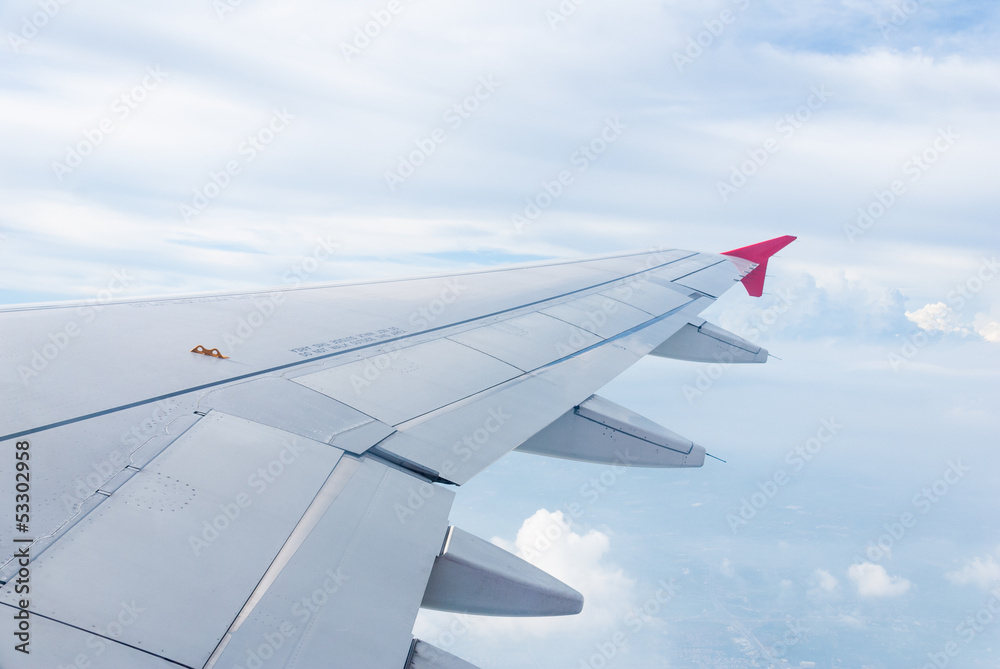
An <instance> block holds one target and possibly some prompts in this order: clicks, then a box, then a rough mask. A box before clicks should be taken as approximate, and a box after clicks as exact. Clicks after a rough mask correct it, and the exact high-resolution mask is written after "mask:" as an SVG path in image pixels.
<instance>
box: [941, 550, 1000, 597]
mask: <svg viewBox="0 0 1000 669" xmlns="http://www.w3.org/2000/svg"><path fill="white" fill-rule="evenodd" d="M945 577H946V578H947V579H948V580H949V581H951V582H952V583H954V584H956V585H970V584H972V585H976V586H978V587H980V588H982V589H983V590H988V589H989V588H990V587H992V586H993V585H995V584H996V583H998V582H1000V564H997V562H996V560H994V559H993V556H992V555H988V556H986V558H980V557H976V558H973V559H972V560H970V561H969V562H967V563H966V564H965V566H964V567H962V568H961V569H959V570H957V571H952V572H948V573H947V574H945Z"/></svg>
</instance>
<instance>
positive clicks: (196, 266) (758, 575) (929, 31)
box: [0, 0, 1000, 669]
mask: <svg viewBox="0 0 1000 669" xmlns="http://www.w3.org/2000/svg"><path fill="white" fill-rule="evenodd" d="M998 12H1000V6H998V5H996V3H991V2H975V1H970V2H958V1H945V0H940V1H937V2H931V1H930V0H924V1H920V0H900V1H898V2H897V1H895V0H841V1H839V2H835V1H832V0H809V1H803V2H798V3H781V2H767V1H762V0H721V1H708V2H704V1H703V2H691V1H686V0H677V1H673V2H650V1H645V0H635V1H631V0H626V1H623V2H617V3H611V2H602V1H600V0H562V1H561V2H556V1H555V0H542V2H523V1H521V0H511V1H509V2H503V3H491V4H487V5H478V4H475V3H472V4H470V3H458V2H447V1H444V0H417V1H413V2H410V1H407V0H391V1H390V0H386V1H382V0H374V1H371V2H355V1H351V2H343V3H336V4H331V3H321V2H307V1H299V0H293V1H292V2H284V3H276V2H265V1H264V0H198V1H197V2H189V1H184V0H182V1H178V2H173V3H170V4H169V6H164V5H163V4H162V3H151V2H145V1H140V2H134V3H129V4H127V5H124V6H123V5H121V4H120V3H110V2H103V1H100V0H95V1H92V2H88V3H82V2H77V1H76V0H44V1H41V2H28V1H22V0H9V1H8V2H4V3H3V4H2V5H0V28H2V31H0V33H2V37H3V39H2V40H0V41H2V47H0V96H2V103H0V140H2V143H3V147H4V150H3V152H2V154H0V303H5V304H20V303H32V302H44V301H51V300H70V299H74V300H96V301H101V300H105V299H108V298H111V297H126V296H136V295H151V294H167V293H182V292H191V291H207V290H238V289H244V288H247V289H249V288H259V287H262V286H280V285H287V284H290V283H292V282H296V281H302V280H306V281H317V282H319V281H333V280H341V279H359V278H377V277H390V276H392V277H396V276H405V275H411V274H421V273H426V272H439V271H446V270H447V271H452V270H460V269H476V268H481V267H488V266H493V265H498V264H502V263H506V262H521V261H527V260H538V259H545V258H576V257H583V256H586V255H592V254H599V253H607V252H612V251H624V250H631V249H644V248H651V247H661V246H668V247H675V248H684V249H694V250H700V251H723V250H726V249H730V248H736V247H739V246H743V245H746V244H750V243H754V242H757V241H761V240H764V239H768V238H771V237H776V236H779V235H783V234H792V235H796V236H798V238H799V239H798V241H797V242H796V243H795V244H793V245H791V246H789V247H788V248H786V249H785V250H784V251H782V252H781V254H779V256H778V257H777V258H776V259H775V260H774V261H772V263H771V266H770V268H769V274H770V276H769V278H768V284H767V288H766V290H767V293H766V294H765V295H764V296H763V297H762V298H760V299H756V300H755V299H752V298H750V297H748V296H747V295H746V294H745V293H743V292H740V290H739V289H734V290H732V291H730V292H729V293H728V294H727V295H726V296H724V297H723V298H722V299H721V300H719V301H718V302H717V303H716V304H715V305H714V306H713V307H712V308H711V310H710V311H709V312H706V314H704V315H705V317H706V318H709V319H710V320H712V321H713V322H715V323H718V324H719V325H721V326H723V327H726V328H728V329H730V330H732V331H733V332H736V333H738V334H740V335H741V336H744V337H746V338H748V339H751V340H752V341H755V342H757V343H760V344H761V345H763V346H765V347H767V348H768V349H769V350H770V351H771V352H772V353H773V354H774V355H776V356H778V357H779V358H780V360H776V359H773V358H772V359H771V360H770V361H769V363H768V364H767V365H763V366H760V365H748V366H738V365H731V366H725V365H719V364H715V365H699V364H695V363H686V362H679V361H669V360H660V359H648V360H643V361H641V362H640V363H639V364H637V365H636V366H634V367H633V368H631V369H630V370H629V371H627V372H626V373H625V374H623V375H622V376H620V377H619V378H618V379H616V380H615V381H614V382H612V383H611V384H609V386H608V387H607V388H605V389H604V390H602V391H601V394H602V395H604V396H606V397H608V398H610V399H612V400H613V401H616V402H619V403H621V404H623V405H625V406H627V407H629V408H630V409H633V410H635V411H637V412H639V413H641V414H643V415H646V416H648V417H650V418H652V419H654V420H656V421H658V422H660V423H662V424H663V425H665V426H667V427H669V428H670V429H672V430H674V431H677V432H679V433H681V434H684V435H686V436H687V437H689V438H691V439H693V440H694V441H696V442H697V443H699V444H702V445H704V446H706V447H707V448H708V451H709V452H710V453H712V454H714V455H717V456H719V457H720V458H723V459H725V460H726V461H727V462H726V464H723V463H721V462H718V461H709V462H707V463H706V465H705V466H704V467H703V468H701V469H696V470H692V471H669V470H667V471H662V470H661V471H656V470H628V471H621V470H616V469H609V468H607V467H601V466H598V465H588V464H583V463H570V462H565V461H559V460H551V459H544V458H539V457H537V456H529V455H524V454H512V455H510V456H508V457H506V458H504V459H503V460H501V461H499V462H498V463H496V464H495V465H494V466H493V467H491V468H490V469H489V470H487V471H486V472H484V473H483V474H482V475H480V476H479V477H477V478H476V479H474V480H473V481H472V482H470V483H469V484H467V485H466V486H463V487H462V488H461V489H460V490H459V491H458V496H457V499H456V503H455V507H454V508H453V511H452V520H453V521H454V522H455V524H456V525H459V526H461V527H463V529H466V530H468V531H470V532H472V533H473V534H477V535H479V536H483V537H486V538H489V539H491V540H493V541H495V542H496V543H498V544H500V545H502V546H504V547H506V548H507V549H508V550H511V551H513V552H516V553H518V554H520V555H522V556H523V557H525V558H527V559H529V560H530V561H532V562H534V563H536V564H538V565H539V566H541V567H543V568H544V569H546V570H547V571H550V572H551V573H553V574H555V575H556V576H558V577H560V578H562V579H563V580H565V581H566V582H567V583H569V584H571V585H573V586H574V587H576V588H577V589H579V590H581V591H582V592H583V593H584V595H585V596H586V598H587V605H586V608H585V610H584V612H583V613H582V614H581V615H580V616H576V617H572V618H565V619H552V620H536V619H531V620H506V619H485V618H474V617H464V616H454V615H451V614H422V615H421V617H420V618H419V619H418V623H417V628H416V629H417V633H418V636H421V637H422V638H425V639H426V640H428V641H429V642H431V643H435V644H436V645H439V646H441V647H443V648H447V649H448V650H449V651H450V652H453V653H455V654H457V655H459V656H461V657H464V658H466V659H468V660H470V661H472V662H475V663H476V664H478V665H479V666H481V667H483V669H501V668H504V669H505V668H508V667H565V668H566V669H580V668H586V667H590V668H593V669H599V668H601V667H678V668H688V667H739V668H743V667H769V666H775V667H870V668H882V667H885V668H898V667H914V668H916V667H925V666H933V667H938V668H939V669H942V668H943V667H945V666H948V667H996V666H1000V625H998V624H996V621H995V618H996V614H1000V590H998V588H1000V524H998V521H997V520H996V518H997V517H998V512H1000V493H998V492H997V486H996V485H995V476H996V474H995V472H996V471H997V466H998V465H1000V455H998V453H997V448H996V446H997V445H998V444H997V441H998V439H997V435H998V434H1000V431H998V428H1000V419H998V415H997V411H996V407H997V405H998V399H1000V393H998V390H997V388H998V383H997V381H998V376H1000V375H998V364H997V363H998V361H1000V300H998V298H1000V281H994V279H995V278H996V277H997V276H998V275H1000V265H998V259H997V254H998V251H1000V248H998V247H1000V244H998V241H1000V240H998V233H997V228H996V225H995V224H996V211H997V207H996V205H997V198H996V195H995V192H996V188H995V185H994V183H993V181H994V178H993V175H994V174H995V160H996V155H998V153H1000V128H998V126H997V123H996V119H997V118H998V116H997V112H998V111H1000V104H998V102H1000V58H998V56H1000V54H998V44H1000V40H998V39H997V38H998V25H1000V24H998V20H997V19H998ZM329 248H335V249H336V252H335V253H332V254H330V253H326V252H325V250H326V249H329ZM320 250H324V252H320Z"/></svg>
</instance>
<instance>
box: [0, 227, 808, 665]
mask: <svg viewBox="0 0 1000 669" xmlns="http://www.w3.org/2000/svg"><path fill="white" fill-rule="evenodd" d="M792 239H794V238H791V237H784V238H779V240H772V241H771V242H765V243H764V244H762V245H754V246H752V247H745V248H744V249H737V250H735V251H731V252H727V254H715V253H696V252H691V251H681V250H675V249H657V250H652V251H645V252H637V253H630V254H622V255H613V256H604V257H599V258H592V259H585V260H576V261H569V262H545V263H534V264H530V265H522V266H517V267H504V268H499V269H490V270H486V271H479V272H473V273H466V274H449V275H442V276H435V277H428V278H418V279H412V280H396V281H383V282H374V283H373V282H369V283H348V284H335V285H318V286H293V287H282V288H276V289H273V290H266V291H260V292H252V293H214V294H203V295H193V296H185V297H167V298H151V299H129V300H120V301H110V302H107V301H105V302H97V303H85V304H55V305H33V306H24V307H19V306H15V307H8V308H4V309H0V360H2V365H0V384H2V385H0V402H2V406H3V407H4V410H3V413H2V416H0V481H2V482H3V483H2V484H0V504H2V505H3V506H2V509H3V512H2V515H0V517H2V518H3V520H2V521H0V523H2V528H0V584H2V585H0V613H2V615H0V619H2V620H3V621H5V622H3V623H0V629H3V634H2V635H0V638H2V639H3V642H2V643H0V667H5V668H6V667H17V668H22V667H23V668H25V669H34V668H38V669H53V668H54V667H113V668H119V667H134V668H139V669H141V668H146V667H149V668H154V667H155V668H157V669H161V668H167V667H188V668H189V669H209V668H212V667H216V668H218V669H222V668H225V669H231V668H234V667H241V668H247V669H250V668H270V667H283V668H285V667H287V668H290V667H319V666H323V667H351V668H358V667H365V668H367V667H376V668H378V667H386V668H392V669H404V668H410V667H414V668H416V667H438V668H446V667H471V665H469V664H467V663H465V662H463V661H462V660H459V659H458V658H455V657H453V656H451V655H449V654H447V653H445V652H443V651H440V650H438V649H435V648H434V647H433V646H430V645H429V644H426V643H424V642H422V641H419V640H416V639H413V637H412V629H413V622H414V619H415V617H416V615H417V612H418V609H419V608H420V607H427V608H434V609H439V610H446V611H461V612H468V613H475V614H487V615H508V616H518V615H565V614H572V613H576V612H578V611H579V610H580V609H581V607H582V605H583V601H582V597H581V596H580V594H579V593H578V592H576V591H575V590H573V589H572V588H571V587H569V586H568V585H565V584H563V583H561V582H560V581H558V580H556V579H555V578H553V577H551V576H549V575H548V574H546V573H544V572H542V571H540V570H538V569H537V568H535V567H532V566H531V565H529V564H528V563H526V562H524V561H522V560H520V559H518V558H516V557H515V556H513V555H511V554H509V553H506V552H505V551H503V550H501V549H499V548H498V547H496V546H493V545H492V544H490V543H488V542H486V541H484V540H482V539H479V538H477V537H475V536H473V535H471V534H469V533H467V532H464V531H463V530H461V529H460V528H457V527H451V526H449V523H448V516H449V511H450V508H451V504H452V501H453V499H454V494H455V493H454V490H455V486H459V485H461V484H463V483H465V482H467V481H469V480H470V479H471V478H472V477H474V476H475V475H476V474H477V473H479V472H481V471H482V470H483V469H485V468H486V467H488V466H489V465H490V464H491V463H493V462H495V461H496V460H497V459H499V458H500V457H502V456H503V455H504V454H506V453H508V452H510V451H511V450H514V449H516V448H518V449H520V450H523V451H527V452H532V453H539V454H543V455H549V456H554V457H563V458H574V459H579V460H586V461H592V462H619V463H621V464H628V465H634V466H650V467H692V466H700V465H701V464H702V462H703V461H704V456H705V451H704V449H703V448H702V447H700V446H698V445H696V444H694V443H693V442H691V441H690V440H687V439H685V438H684V437H681V436H680V435H677V434H674V433H673V432H670V431H669V430H667V429H666V428H663V427H662V426H659V425H657V424H656V423H654V422H652V421H650V420H648V419H646V418H643V417H642V416H638V415H637V414H635V413H634V412H631V411H630V410H628V409H626V408H625V407H621V406H618V405H616V404H614V403H612V402H610V401H608V400H606V399H604V398H601V397H599V396H597V395H595V394H594V393H595V392H596V391H597V390H598V389H600V388H601V387H602V386H603V385H605V384H606V383H607V382H608V381H610V380H611V379H613V378H614V377H615V376H617V375H618V374H620V373H621V372H622V371H623V370H625V369H626V368H627V367H629V366H630V365H632V364H633V363H635V362H636V361H637V360H639V359H640V358H642V357H643V356H645V355H650V354H652V355H658V356H666V357H674V358H681V359H688V360H713V359H721V358H720V356H725V359H727V360H730V361H736V362H764V361H766V359H767V352H766V351H764V350H763V349H761V348H760V347H758V346H755V345H753V344H751V343H750V342H747V341H745V340H742V339H740V338H739V337H737V336H736V335H733V334H731V333H727V332H725V331H723V330H721V329H720V328H718V327H716V326H714V325H712V324H711V323H707V322H706V321H705V320H704V319H700V318H698V314H699V313H701V312H702V311H703V310H704V309H705V308H707V307H708V306H709V305H710V304H712V302H714V300H715V299H716V298H717V297H719V296H720V295H721V294H722V293H723V292H725V291H726V290H728V289H729V288H731V287H732V286H733V285H735V283H736V282H737V281H740V280H742V281H744V282H745V283H746V285H747V287H748V289H749V290H750V291H751V292H755V290H756V289H757V288H758V287H759V286H760V285H762V282H763V274H762V268H763V267H764V266H765V265H766V262H767V258H768V257H769V256H770V255H771V254H773V253H774V252H775V251H776V250H777V248H779V247H781V246H783V245H784V244H787V243H789V242H790V241H791V240H792ZM756 292H758V294H759V291H756ZM8 509H9V510H10V513H9V515H8V511H7V510H8ZM6 626H9V627H10V628H12V629H7V628H6ZM11 631H12V632H13V634H11Z"/></svg>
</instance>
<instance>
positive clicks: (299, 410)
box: [198, 376, 373, 443]
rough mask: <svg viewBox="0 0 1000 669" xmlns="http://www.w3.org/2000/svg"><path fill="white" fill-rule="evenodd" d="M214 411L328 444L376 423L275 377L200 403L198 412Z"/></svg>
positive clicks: (226, 389)
mask: <svg viewBox="0 0 1000 669" xmlns="http://www.w3.org/2000/svg"><path fill="white" fill-rule="evenodd" d="M211 409H215V410H217V411H221V412H223V413H227V414H229V415H232V416H239V417H241V418H246V419H247V420H252V421H255V422H257V423H263V424H264V425H270V426H271V427H276V428H278V429H280V430H286V431H288V432H292V433H294V434H298V435H301V436H303V437H305V438H307V439H314V440H316V441H322V442H325V443H330V442H331V441H332V440H333V438H334V437H335V436H336V435H338V434H341V433H343V432H346V431H347V430H351V429H354V428H358V427H360V426H362V425H365V424H366V423H371V422H373V419H372V417H371V416H366V415H365V414H363V413H361V412H360V411H357V410H356V409H352V408H351V407H349V406H347V405H346V404H342V403H341V402H338V401H336V400H334V399H332V398H330V397H327V396H326V395H323V394H322V393H318V392H316V391H315V390H311V389H309V388H306V387H304V386H302V385H301V384H298V383H294V382H292V381H291V380H289V379H283V378H278V377H274V376H265V377H261V378H256V379H250V380H247V381H242V382H240V383H235V384H232V385H228V386H223V387H221V388H216V389H213V390H212V391H210V392H208V393H206V394H205V395H203V396H202V397H201V399H200V401H199V402H198V410H199V411H203V412H207V411H209V410H211Z"/></svg>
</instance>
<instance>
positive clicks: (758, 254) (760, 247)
mask: <svg viewBox="0 0 1000 669" xmlns="http://www.w3.org/2000/svg"><path fill="white" fill-rule="evenodd" d="M795 240H796V237H792V236H791V235H785V236H784V237H775V238H774V239H769V240H767V241H766V242H760V243H759V244H751V245H750V246H744V247H743V248H739V249H733V250H732V251H725V252H723V254H722V255H724V256H736V257H737V258H743V259H744V260H749V261H750V262H753V263H757V267H755V268H754V269H753V271H752V272H750V273H749V274H747V275H746V276H745V277H743V285H744V287H746V289H747V292H748V293H750V296H751V297H760V296H761V295H763V294H764V276H765V275H766V274H767V260H768V258H770V257H771V256H773V255H774V254H775V253H777V252H778V251H780V250H781V249H783V248H785V247H786V246H788V245H789V244H791V243H792V242H794V241H795Z"/></svg>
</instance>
